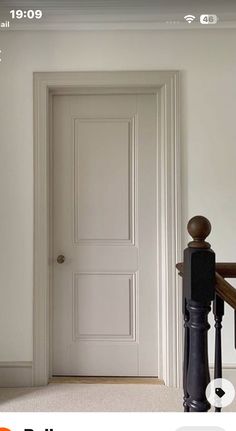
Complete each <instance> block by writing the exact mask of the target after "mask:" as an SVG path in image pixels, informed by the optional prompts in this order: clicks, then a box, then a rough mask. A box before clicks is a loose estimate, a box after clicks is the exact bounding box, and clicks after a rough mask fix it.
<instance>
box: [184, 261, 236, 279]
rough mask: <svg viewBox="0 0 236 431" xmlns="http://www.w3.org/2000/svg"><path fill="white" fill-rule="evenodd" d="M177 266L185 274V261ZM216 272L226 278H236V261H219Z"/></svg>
mask: <svg viewBox="0 0 236 431" xmlns="http://www.w3.org/2000/svg"><path fill="white" fill-rule="evenodd" d="M176 268H177V269H178V271H179V275H183V263H182V262H180V263H177V265H176ZM216 272H218V274H220V275H221V276H222V277H224V278H236V263H234V262H218V263H216Z"/></svg>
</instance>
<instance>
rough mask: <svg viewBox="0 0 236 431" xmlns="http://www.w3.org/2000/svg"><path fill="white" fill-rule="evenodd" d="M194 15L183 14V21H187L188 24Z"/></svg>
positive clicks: (193, 18)
mask: <svg viewBox="0 0 236 431" xmlns="http://www.w3.org/2000/svg"><path fill="white" fill-rule="evenodd" d="M195 18H196V17H195V16H194V15H185V17H184V19H185V21H187V22H188V23H189V24H191V23H192V22H193V21H194V20H195Z"/></svg>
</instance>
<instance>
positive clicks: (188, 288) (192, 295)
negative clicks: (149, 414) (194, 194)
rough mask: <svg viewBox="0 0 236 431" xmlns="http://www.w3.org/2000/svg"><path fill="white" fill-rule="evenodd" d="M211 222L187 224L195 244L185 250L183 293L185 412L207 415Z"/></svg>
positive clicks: (212, 269) (212, 257)
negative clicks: (186, 354)
mask: <svg viewBox="0 0 236 431" xmlns="http://www.w3.org/2000/svg"><path fill="white" fill-rule="evenodd" d="M210 231H211V225H210V222H209V221H208V220H207V219H206V218H205V217H201V216H196V217H193V218H192V219H191V220H190V221H189V223H188V232H189V234H190V235H191V236H192V238H193V241H191V242H190V243H189V244H188V248H186V249H185V250H184V277H183V283H184V287H183V290H184V293H185V295H186V304H187V311H188V313H189V320H188V323H187V325H188V329H189V360H188V367H187V385H186V390H185V392H186V394H187V396H188V397H187V399H186V401H185V403H186V405H187V408H188V409H187V408H186V411H190V412H206V411H208V410H209V409H210V404H209V402H208V401H207V399H206V394H205V391H206V387H207V385H208V383H209V381H210V375H209V363H208V336H207V333H208V330H209V327H210V325H209V323H208V313H209V311H210V309H211V307H210V305H211V301H212V300H213V299H214V295H215V254H214V252H213V251H212V250H211V248H210V244H208V243H207V242H206V241H205V239H206V237H207V236H208V235H209V234H210Z"/></svg>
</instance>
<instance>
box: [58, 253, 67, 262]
mask: <svg viewBox="0 0 236 431" xmlns="http://www.w3.org/2000/svg"><path fill="white" fill-rule="evenodd" d="M65 260H66V258H65V256H63V254H59V256H57V263H64V262H65Z"/></svg>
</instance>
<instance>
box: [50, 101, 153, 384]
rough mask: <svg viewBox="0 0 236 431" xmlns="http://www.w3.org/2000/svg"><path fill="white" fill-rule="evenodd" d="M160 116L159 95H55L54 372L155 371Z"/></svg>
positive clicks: (127, 373)
mask: <svg viewBox="0 0 236 431" xmlns="http://www.w3.org/2000/svg"><path fill="white" fill-rule="evenodd" d="M156 124H157V107H156V97H155V96H154V95H152V94H140V95H138V94H137V95H136V94H100V95H99V94H97V95H74V96H73V95H71V96H68V95H66V96H65V95H64V96H63V95H56V96H54V97H53V124H52V134H53V139H52V141H53V143H52V169H51V172H52V226H53V235H52V236H53V244H52V249H53V271H52V273H53V276H52V279H53V283H52V374H53V375H91V376H92V375H94V376H99V375H100V376H106V375H108V376H157V349H158V340H157V208H156V206H157V201H156V199H157V173H156V167H157V148H156V147H157V144H156V142H157V136H156V133H157V131H156ZM60 255H63V256H64V257H65V261H64V262H63V263H58V262H57V258H58V256H60ZM58 260H59V261H60V259H58ZM62 260H63V259H62Z"/></svg>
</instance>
